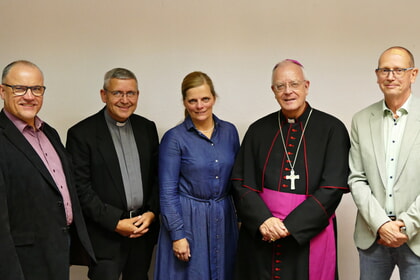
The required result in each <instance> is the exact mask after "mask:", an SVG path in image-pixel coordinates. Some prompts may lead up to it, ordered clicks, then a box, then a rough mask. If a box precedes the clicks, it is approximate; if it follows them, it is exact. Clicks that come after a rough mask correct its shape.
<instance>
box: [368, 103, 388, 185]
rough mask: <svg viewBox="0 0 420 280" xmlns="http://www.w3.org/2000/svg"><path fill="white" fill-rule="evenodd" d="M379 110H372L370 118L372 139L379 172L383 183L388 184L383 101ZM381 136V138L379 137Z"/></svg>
mask: <svg viewBox="0 0 420 280" xmlns="http://www.w3.org/2000/svg"><path fill="white" fill-rule="evenodd" d="M379 104H380V106H379V108H378V109H377V110H375V111H374V112H372V116H371V118H370V120H369V125H370V131H371V140H372V146H373V151H374V153H375V158H376V164H377V165H378V170H379V174H380V176H381V180H382V185H383V186H386V165H385V145H384V137H383V135H384V129H383V112H382V103H379ZM378 138H379V139H378Z"/></svg>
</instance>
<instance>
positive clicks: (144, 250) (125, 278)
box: [88, 233, 155, 280]
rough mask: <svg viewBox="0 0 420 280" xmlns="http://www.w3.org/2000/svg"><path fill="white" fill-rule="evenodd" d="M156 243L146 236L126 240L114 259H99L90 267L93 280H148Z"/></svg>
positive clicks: (89, 274) (90, 276) (90, 275)
mask: <svg viewBox="0 0 420 280" xmlns="http://www.w3.org/2000/svg"><path fill="white" fill-rule="evenodd" d="M154 244H155V243H154V242H153V241H152V240H151V239H150V238H148V236H147V233H146V235H145V236H142V237H139V238H135V239H130V238H124V241H123V242H122V243H121V246H120V250H119V252H118V253H117V254H116V255H115V257H114V258H112V259H101V258H97V263H96V264H95V265H92V266H90V267H89V273H88V276H89V278H90V279H91V280H118V279H120V278H119V277H120V275H122V280H148V279H149V278H148V272H149V268H150V263H151V258H152V254H153V248H154Z"/></svg>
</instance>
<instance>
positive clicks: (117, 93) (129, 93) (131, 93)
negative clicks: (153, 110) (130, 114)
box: [104, 88, 139, 98]
mask: <svg viewBox="0 0 420 280" xmlns="http://www.w3.org/2000/svg"><path fill="white" fill-rule="evenodd" d="M104 90H105V91H106V92H109V93H110V94H111V95H112V96H113V97H115V98H122V97H123V96H127V98H134V97H136V96H137V94H139V92H138V91H127V92H124V91H119V90H115V91H111V90H107V89H106V88H104Z"/></svg>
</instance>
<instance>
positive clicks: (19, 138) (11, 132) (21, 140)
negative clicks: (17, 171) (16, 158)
mask: <svg viewBox="0 0 420 280" xmlns="http://www.w3.org/2000/svg"><path fill="white" fill-rule="evenodd" d="M0 123H1V124H3V128H4V134H5V136H6V138H7V139H8V140H9V141H10V143H11V144H12V145H14V146H15V147H16V149H18V150H20V151H21V152H22V154H23V155H25V157H26V158H27V159H28V160H29V161H30V162H32V164H33V165H34V166H35V168H37V169H38V170H39V172H40V173H41V175H42V176H43V177H44V178H45V179H46V180H47V182H48V183H49V185H51V186H52V187H53V188H54V189H55V190H56V191H57V192H59V190H58V188H57V185H56V184H55V182H54V179H53V178H52V176H51V174H50V172H49V171H48V169H47V167H46V166H45V164H44V162H43V161H42V159H41V158H40V157H39V155H38V154H37V152H36V151H35V150H34V149H33V148H32V146H31V144H30V143H29V142H28V141H27V140H26V138H25V136H23V135H22V133H21V132H20V131H19V130H18V129H17V128H16V126H15V125H14V124H13V123H12V121H11V120H9V118H8V117H7V116H6V115H5V114H4V112H3V111H2V112H1V114H0Z"/></svg>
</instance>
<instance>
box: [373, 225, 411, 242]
mask: <svg viewBox="0 0 420 280" xmlns="http://www.w3.org/2000/svg"><path fill="white" fill-rule="evenodd" d="M403 226H405V225H404V222H402V221H399V220H397V221H390V222H387V223H385V224H383V225H382V226H381V227H380V228H379V230H378V233H379V237H380V239H379V240H378V243H379V244H381V245H383V246H387V247H392V248H397V247H400V246H401V245H403V244H404V243H406V242H407V241H408V236H407V235H405V234H404V233H402V232H401V229H400V228H401V227H403Z"/></svg>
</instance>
